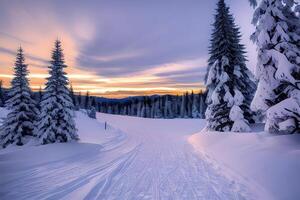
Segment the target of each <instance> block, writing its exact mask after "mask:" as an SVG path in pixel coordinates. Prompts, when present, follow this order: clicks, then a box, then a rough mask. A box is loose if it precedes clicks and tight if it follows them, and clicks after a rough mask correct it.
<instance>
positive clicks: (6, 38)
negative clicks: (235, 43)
mask: <svg viewBox="0 0 300 200" xmlns="http://www.w3.org/2000/svg"><path fill="white" fill-rule="evenodd" d="M216 2H217V0H151V1H149V0H109V1H108V0H106V1H105V0H76V1H75V0H41V1H37V0H26V1H21V0H1V1H0V79H1V80H3V81H4V84H5V86H8V85H9V80H10V79H11V77H12V66H13V63H14V59H15V54H16V49H17V48H18V47H19V46H20V45H22V47H23V49H24V51H25V54H26V62H27V64H29V70H30V83H31V86H32V88H34V89H37V88H39V87H40V86H42V87H43V84H44V79H45V77H47V66H48V60H49V58H50V53H51V49H52V46H53V44H54V40H55V39H57V38H59V39H60V40H61V41H62V44H63V49H64V53H65V58H66V64H67V65H68V66H69V67H68V70H67V72H68V74H69V75H68V76H69V78H70V81H71V83H72V85H73V88H74V89H75V91H82V92H85V91H87V90H88V91H90V93H92V94H93V95H99V96H106V97H116V98H119V97H124V96H132V95H145V94H146V95H149V94H165V93H172V94H175V93H181V92H183V91H186V90H195V91H198V90H199V89H201V88H203V87H204V86H203V77H204V73H205V71H206V67H207V63H206V61H207V58H208V54H207V52H208V46H209V39H210V32H211V29H212V26H211V24H212V22H213V15H214V13H215V8H216ZM226 2H227V3H228V4H229V6H230V7H231V12H232V13H233V14H234V16H235V19H236V23H237V24H238V25H239V26H240V27H241V32H242V34H243V41H242V42H243V43H244V44H246V47H247V51H248V54H247V56H248V59H249V60H250V61H249V63H248V66H249V68H250V69H251V70H252V69H253V68H254V66H255V60H256V58H255V57H256V56H255V46H254V45H253V44H252V42H251V41H250V40H249V36H250V34H251V32H252V31H253V30H254V27H253V26H252V25H251V16H252V13H253V10H252V8H251V7H250V6H249V4H248V1H247V0H227V1H226Z"/></svg>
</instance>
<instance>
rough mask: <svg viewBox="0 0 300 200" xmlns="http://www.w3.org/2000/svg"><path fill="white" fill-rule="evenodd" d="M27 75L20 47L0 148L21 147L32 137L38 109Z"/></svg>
mask: <svg viewBox="0 0 300 200" xmlns="http://www.w3.org/2000/svg"><path fill="white" fill-rule="evenodd" d="M27 75H28V69H27V65H26V64H25V58H24V54H23V50H22V48H21V47H20V48H19V49H18V52H17V56H16V62H15V66H14V78H13V79H12V81H11V89H10V91H9V94H8V96H9V99H8V101H7V104H6V105H7V108H8V109H9V111H10V112H9V113H8V115H7V117H6V119H5V120H4V123H3V125H2V126H1V128H0V144H1V146H2V147H6V146H8V145H9V144H16V145H23V144H24V143H25V142H26V137H27V136H33V135H34V130H35V126H34V124H35V120H36V117H37V115H38V109H37V106H36V102H35V101H34V99H33V98H32V96H31V90H30V88H29V81H28V78H27Z"/></svg>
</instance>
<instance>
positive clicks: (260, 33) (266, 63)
mask: <svg viewBox="0 0 300 200" xmlns="http://www.w3.org/2000/svg"><path fill="white" fill-rule="evenodd" d="M298 6H299V5H298ZM298 8H299V7H298ZM299 11H300V9H299ZM299 11H298V9H297V7H296V9H295V1H294V0H263V1H261V3H260V5H259V6H258V7H257V9H256V11H255V13H254V17H253V24H254V25H255V26H256V31H255V32H254V34H253V35H252V37H251V38H252V40H253V41H254V42H255V43H256V44H257V47H258V64H257V68H256V74H255V75H256V77H257V79H258V80H259V83H258V89H257V91H256V94H255V98H254V100H253V102H252V105H251V107H252V109H253V110H255V111H260V112H262V113H266V125H265V130H266V131H269V132H284V133H294V132H300V114H299V113H300V18H299V13H298V15H297V14H296V12H299Z"/></svg>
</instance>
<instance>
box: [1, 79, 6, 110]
mask: <svg viewBox="0 0 300 200" xmlns="http://www.w3.org/2000/svg"><path fill="white" fill-rule="evenodd" d="M2 83H3V82H2V80H0V107H4V105H5V93H4V90H3V86H2V85H3V84H2Z"/></svg>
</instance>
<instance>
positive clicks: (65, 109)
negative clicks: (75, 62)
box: [37, 40, 78, 144]
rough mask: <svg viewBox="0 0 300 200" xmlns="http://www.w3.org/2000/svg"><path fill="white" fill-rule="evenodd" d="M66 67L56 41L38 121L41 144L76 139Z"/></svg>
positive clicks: (59, 43)
mask: <svg viewBox="0 0 300 200" xmlns="http://www.w3.org/2000/svg"><path fill="white" fill-rule="evenodd" d="M66 67H67V66H66V65H65V61H64V55H63V50H62V47H61V42H60V41H59V40H56V41H55V47H54V50H53V52H52V59H51V62H50V66H49V74H50V77H49V78H47V83H46V88H45V93H44V95H43V98H42V102H41V114H40V116H39V121H38V132H37V134H38V137H39V139H40V142H41V143H42V144H48V143H54V142H69V141H72V140H77V139H78V135H77V133H76V132H77V129H76V127H75V121H74V111H73V109H74V108H73V107H74V105H73V103H72V99H71V98H70V91H69V89H68V88H67V86H68V84H69V80H68V78H67V77H66V72H64V69H65V68H66Z"/></svg>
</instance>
